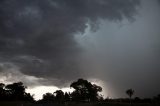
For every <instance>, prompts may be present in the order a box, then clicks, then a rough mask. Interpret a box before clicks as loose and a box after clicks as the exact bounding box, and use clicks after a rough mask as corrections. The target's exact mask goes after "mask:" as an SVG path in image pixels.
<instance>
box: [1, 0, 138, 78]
mask: <svg viewBox="0 0 160 106" xmlns="http://www.w3.org/2000/svg"><path fill="white" fill-rule="evenodd" d="M138 4H139V0H1V1H0V58H1V63H3V62H10V63H13V64H15V65H17V66H18V67H20V69H19V70H20V71H21V73H23V74H25V75H31V76H36V77H42V78H48V79H51V78H55V79H60V80H70V79H73V78H77V77H81V75H83V73H81V71H80V70H79V65H78V60H79V59H78V58H79V55H80V51H81V48H80V47H79V45H78V44H77V43H76V41H75V39H74V34H76V33H79V32H80V33H83V32H84V30H85V29H86V27H87V24H90V25H91V27H92V29H94V28H96V26H97V23H98V20H100V19H105V20H106V19H107V20H112V21H117V20H118V21H120V20H122V19H123V18H128V19H131V20H132V19H133V16H134V15H135V13H136V6H137V5H138Z"/></svg>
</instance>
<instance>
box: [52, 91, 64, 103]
mask: <svg viewBox="0 0 160 106" xmlns="http://www.w3.org/2000/svg"><path fill="white" fill-rule="evenodd" d="M54 94H55V95H56V96H55V100H56V101H57V102H58V103H64V92H63V91H62V90H56V91H55V92H54Z"/></svg>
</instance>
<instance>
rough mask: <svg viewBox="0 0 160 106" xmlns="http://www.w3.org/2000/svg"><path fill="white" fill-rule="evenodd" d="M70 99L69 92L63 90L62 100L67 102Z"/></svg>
mask: <svg viewBox="0 0 160 106" xmlns="http://www.w3.org/2000/svg"><path fill="white" fill-rule="evenodd" d="M70 99H71V97H70V94H69V93H67V92H65V94H64V101H65V102H69V101H70Z"/></svg>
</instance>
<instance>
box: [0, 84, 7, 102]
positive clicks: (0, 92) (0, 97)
mask: <svg viewBox="0 0 160 106" xmlns="http://www.w3.org/2000/svg"><path fill="white" fill-rule="evenodd" d="M4 87H5V84H3V83H0V100H4V99H5V98H6V91H5V89H4Z"/></svg>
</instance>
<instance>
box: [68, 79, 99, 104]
mask: <svg viewBox="0 0 160 106" xmlns="http://www.w3.org/2000/svg"><path fill="white" fill-rule="evenodd" d="M70 87H72V88H74V89H75V90H74V91H73V93H72V100H75V101H88V102H89V101H97V100H98V96H99V95H98V92H101V91H102V88H101V87H100V86H97V85H96V84H92V83H91V82H88V81H87V80H84V79H78V80H77V81H76V82H73V83H71V85H70Z"/></svg>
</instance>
